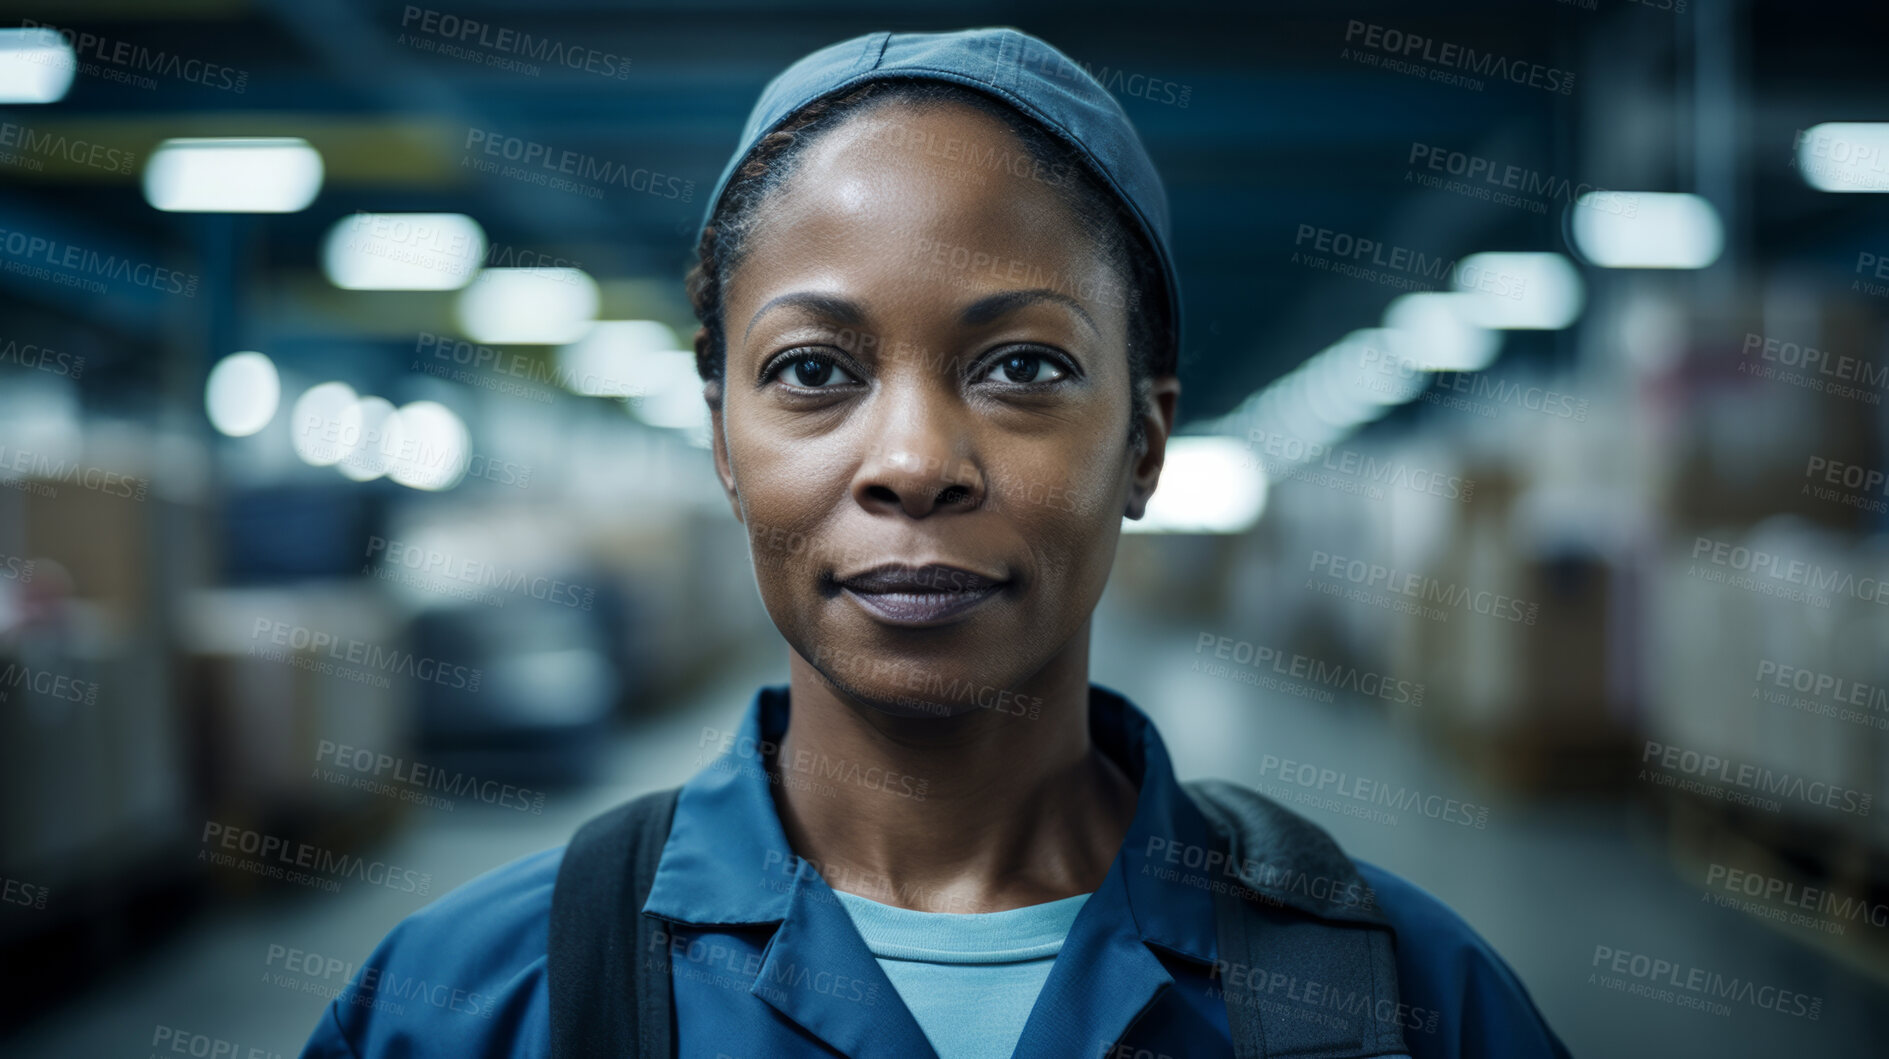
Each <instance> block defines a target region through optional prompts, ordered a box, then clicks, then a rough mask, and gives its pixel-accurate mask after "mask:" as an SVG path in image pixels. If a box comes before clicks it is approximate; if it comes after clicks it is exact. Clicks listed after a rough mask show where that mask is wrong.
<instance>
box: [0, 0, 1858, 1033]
mask: <svg viewBox="0 0 1889 1059" xmlns="http://www.w3.org/2000/svg"><path fill="white" fill-rule="evenodd" d="M0 14H3V15H4V16H5V17H4V19H0V25H3V26H4V27H6V28H5V31H4V33H0V486H4V487H5V488H0V879H3V880H4V894H3V895H0V896H4V900H0V953H3V955H0V960H3V961H4V966H5V967H6V968H7V975H6V977H7V988H6V989H5V990H4V991H0V1051H3V1052H5V1053H6V1054H7V1055H10V1056H11V1055H20V1056H68V1055H70V1056H80V1055H83V1056H103V1055H125V1056H131V1055H143V1054H147V1053H151V1052H156V1051H160V1050H165V1049H169V1048H171V1047H173V1046H176V1045H177V1044H178V1043H179V1042H182V1043H183V1045H184V1046H185V1047H186V1048H187V1049H188V1048H195V1047H197V1046H198V1045H199V1044H201V1045H203V1046H204V1047H210V1046H212V1045H213V1044H214V1043H216V1042H225V1043H229V1044H230V1045H231V1046H232V1047H235V1048H237V1049H238V1052H237V1054H251V1053H250V1052H248V1051H247V1049H255V1050H256V1051H255V1052H254V1053H253V1054H257V1055H266V1054H276V1055H292V1054H294V1053H295V1052H296V1051H297V1050H298V1049H299V1047H300V1044H301V1041H302V1040H303V1038H304V1037H305V1036H306V1035H307V1033H308V1031H309V1029H310V1028H311V1027H312V1026H313V1025H314V1024H315V1022H316V1020H317V1019H318V1018H319V1016H320V1012H321V1008H322V1006H323V1005H324V1004H325V1003H326V1001H327V998H328V997H330V996H332V995H333V994H334V992H335V991H336V990H338V989H339V988H340V987H341V986H342V985H343V984H345V982H346V980H347V978H348V975H349V974H350V973H351V970H352V967H353V965H354V964H356V963H358V962H359V961H360V960H361V959H362V958H363V957H365V955H366V954H367V952H368V951H369V949H371V947H372V946H373V944H374V942H375V941H377V940H378V939H379V938H380V937H381V936H382V935H383V934H384V933H385V932H386V931H387V930H388V929H389V928H390V927H392V926H393V925H394V924H395V923H396V922H398V921H399V919H400V918H401V917H402V916H404V915H406V914H408V913H410V912H412V911H413V910H415V909H416V908H418V907H420V906H421V905H423V904H424V903H425V902H426V901H427V900H429V899H430V898H431V897H433V896H437V895H438V894H440V893H443V892H445V891H446V890H448V889H450V888H452V887H453V886H456V885H458V884H459V883H461V882H463V881H465V880H466V879H468V878H471V877H472V876H474V875H476V874H478V873H479V872H481V871H484V870H486V869H488V868H491V867H493V866H496V865H497V864H499V863H502V862H504V861H506V860H509V859H511V858H512V857H514V856H518V855H522V854H524V853H528V852H533V851H536V850H539V849H543V848H546V847H549V846H553V845H556V844H559V843H561V842H562V841H564V839H565V838H566V837H567V836H568V835H569V833H570V831H571V830H572V828H573V827H574V826H575V825H576V824H577V823H578V822H580V821H581V820H582V819H584V818H585V817H586V816H587V815H589V814H590V813H592V812H595V811H598V810H600V809H602V808H604V807H606V806H608V805H610V804H614V803H615V802H617V801H620V800H622V799H623V798H626V797H629V796H631V795H633V794H636V793H639V792H641V791H644V790H648V789H653V788H655V787H658V786H663V785H669V784H674V783H678V782H681V781H682V780H683V779H685V778H686V777H687V776H689V775H690V774H692V773H693V772H694V771H695V770H696V769H697V768H699V767H701V765H702V764H703V763H704V762H705V761H706V760H707V757H706V755H707V754H710V753H712V750H713V746H712V744H713V743H714V742H715V741H716V740H715V737H713V736H712V735H707V734H705V733H712V732H714V731H715V730H716V729H717V728H718V726H726V725H727V724H729V723H730V722H731V721H732V720H733V719H734V718H735V717H736V716H737V715H738V714H739V713H740V711H741V709H742V708H743V707H744V706H745V704H746V701H747V697H748V696H749V694H751V692H752V690H753V687H754V686H755V685H756V684H757V683H760V682H763V681H767V682H772V681H778V680H782V679H784V678H785V660H784V657H783V647H782V646H781V644H780V641H779V638H778V636H777V635H776V634H775V633H774V631H773V629H772V626H771V624H770V623H769V622H768V620H767V617H766V614H765V613H764V612H763V610H762V609H761V607H760V605H759V600H758V597H757V595H756V592H755V589H754V587H753V578H752V573H751V567H750V564H749V559H748V554H747V542H746V540H745V539H744V536H743V532H742V529H741V527H740V526H739V525H737V524H736V523H735V522H734V521H733V520H732V519H731V518H730V516H729V513H728V510H727V506H726V503H725V502H724V500H723V499H722V496H721V494H720V491H719V489H718V488H717V486H716V484H715V482H714V479H713V475H712V471H711V467H710V461H709V457H708V453H707V450H706V449H705V448H704V447H703V444H704V442H703V433H702V432H703V415H702V409H701V405H700V397H699V386H698V384H697V383H696V381H695V378H694V375H693V370H692V365H691V362H690V358H689V355H688V354H686V353H684V352H683V351H684V350H686V349H688V348H689V345H688V344H689V340H690V336H691V335H692V334H693V320H692V318H691V316H690V313H689V311H688V306H687V303H686V301H685V299H684V297H683V293H682V286H681V276H682V274H683V272H684V270H685V269H686V267H687V266H688V265H689V263H690V261H691V257H692V250H693V247H692V242H693V239H692V237H693V235H694V231H695V226H696V225H697V223H699V220H700V213H701V209H702V206H703V204H704V203H703V199H704V198H705V197H706V195H707V194H708V192H709V191H710V190H711V189H712V188H713V186H714V183H715V180H716V177H717V176H718V175H719V172H720V169H721V166H722V164H723V163H724V161H725V160H726V155H727V152H729V151H730V150H731V149H732V147H733V145H734V143H735V140H736V136H737V133H738V132H739V128H740V125H741V122H742V121H743V120H744V118H745V116H746V114H747V111H748V108H749V107H750V105H751V104H752V102H753V100H754V98H755V97H756V95H757V94H758V93H759V91H760V89H761V87H762V85H763V84H765V82H766V81H767V80H768V79H769V78H770V77H771V76H772V75H773V74H774V73H776V72H777V71H778V70H780V69H781V68H782V67H783V66H785V65H786V64H787V63H789V62H791V61H792V60H793V59H795V58H797V57H799V56H800V55H802V54H804V53H806V52H807V51H810V50H812V49H814V48H816V47H819V46H821V45H824V44H827V43H830V42H833V41H836V40H840V39H843V38H846V37H849V36H852V35H855V34H858V33H862V32H866V31H869V30H874V29H946V28H957V27H961V26H969V25H981V24H1011V25H1016V26H1018V27H1019V28H1022V29H1025V30H1028V31H1030V32H1033V33H1036V34H1038V35H1040V36H1042V37H1044V38H1045V39H1046V40H1048V41H1050V42H1051V43H1053V44H1055V45H1057V46H1058V47H1060V48H1061V49H1062V50H1063V51H1064V52H1066V53H1067V54H1068V55H1069V56H1071V57H1072V58H1073V59H1074V60H1076V61H1077V62H1079V63H1081V64H1082V65H1083V66H1084V67H1085V68H1086V69H1088V70H1089V71H1090V72H1091V73H1093V74H1094V75H1095V76H1096V77H1097V78H1098V79H1100V80H1101V81H1102V82H1103V83H1104V84H1105V85H1106V86H1107V87H1108V88H1109V90H1110V91H1112V92H1114V93H1115V94H1116V95H1117V96H1118V97H1119V98H1120V100H1121V102H1122V105H1123V106H1124V107H1125V108H1126V109H1127V111H1128V113H1129V114H1130V116H1131V117H1132V118H1133V119H1134V120H1135V122H1136V123H1137V125H1138V127H1139V129H1140V131H1141V134H1142V136H1143V138H1144V140H1145V141H1146V142H1147V143H1148V145H1149V148H1150V150H1151V151H1152V153H1153V155H1154V157H1155V161H1156V163H1157V165H1158V166H1159V167H1160V169H1161V172H1162V174H1163V176H1164V178H1165V180H1166V182H1167V185H1168V190H1169V194H1170V197H1171V199H1172V202H1173V207H1174V216H1175V229H1176V232H1177V245H1178V253H1179V259H1180V260H1179V265H1180V271H1181V275H1182V279H1183V286H1184V293H1185V298H1186V307H1185V311H1186V315H1187V318H1188V321H1189V326H1190V328H1191V333H1190V334H1189V336H1188V342H1187V348H1186V349H1185V351H1184V353H1183V358H1182V381H1183V384H1184V387H1185V389H1184V392H1183V395H1182V410H1183V428H1182V433H1183V435H1184V437H1182V438H1180V439H1178V440H1177V443H1176V445H1175V446H1174V449H1173V450H1172V456H1171V459H1170V462H1169V465H1168V468H1167V471H1166V473H1165V474H1164V476H1163V480H1162V485H1161V489H1160V493H1159V495H1158V497H1157V503H1156V507H1155V510H1154V511H1153V512H1151V517H1150V518H1149V519H1148V520H1147V521H1146V522H1144V523H1139V524H1131V525H1130V526H1129V527H1128V528H1130V529H1132V530H1135V531H1136V532H1135V534H1134V535H1133V536H1130V537H1128V538H1126V539H1125V540H1124V542H1123V548H1122V550H1121V552H1120V556H1119V560H1118V569H1117V571H1116V573H1115V577H1114V580H1113V582H1112V584H1111V587H1110V590H1109V594H1108V596H1107V597H1106V598H1105V600H1104V604H1103V610H1102V612H1101V613H1100V614H1099V615H1098V628H1097V633H1096V636H1097V651H1096V658H1097V668H1096V672H1095V679H1096V680H1097V681H1098V682H1101V683H1104V684H1108V685H1110V686H1113V687H1115V688H1117V689H1119V690H1121V691H1123V692H1125V693H1126V694H1128V695H1129V696H1130V697H1131V698H1133V699H1134V700H1135V701H1137V702H1138V703H1140V704H1142V705H1143V706H1144V708H1146V709H1148V710H1149V712H1150V713H1151V714H1153V715H1154V717H1155V719H1156V720H1157V722H1158V723H1159V724H1160V725H1161V727H1162V731H1163V732H1164V734H1165V735H1166V738H1167V740H1168V742H1169V744H1170V746H1171V748H1172V750H1173V751H1174V753H1175V755H1176V759H1177V764H1178V766H1179V767H1180V770H1181V772H1182V773H1183V775H1186V776H1193V775H1209V774H1212V775H1222V776H1227V777H1229V778H1234V779H1238V780H1242V781H1245V782H1248V783H1251V784H1254V785H1257V786H1259V787H1260V788H1261V789H1262V790H1265V791H1267V792H1269V793H1272V794H1274V795H1275V796H1276V797H1280V798H1281V799H1283V800H1287V801H1288V802H1290V803H1291V804H1294V805H1295V806H1296V807H1298V808H1299V809H1300V810H1301V811H1302V812H1304V813H1306V814H1307V815H1308V816H1310V817H1312V818H1313V819H1315V820H1317V821H1318V822H1319V823H1321V824H1323V825H1325V826H1327V827H1328V828H1330V829H1331V830H1332V831H1333V832H1334V833H1335V834H1336V835H1338V837H1339V838H1340V839H1341V840H1342V841H1343V842H1344V843H1345V844H1346V846H1347V847H1348V848H1349V849H1351V850H1352V851H1353V852H1354V853H1355V854H1357V855H1359V856H1361V857H1363V858H1365V859H1367V860H1372V861H1375V862H1378V863H1381V864H1384V865H1386V866H1388V867H1390V868H1392V869H1394V870H1397V871H1399V872H1402V873H1404V874H1405V875H1407V876H1409V877H1410V878H1412V879H1413V880H1415V881H1417V882H1418V883H1420V884H1421V885H1423V886H1425V887H1427V888H1429V889H1430V890H1432V891H1434V892H1435V893H1437V894H1439V895H1440V896H1442V897H1443V898H1444V899H1445V900H1447V901H1448V902H1449V903H1450V904H1451V905H1452V906H1454V907H1455V908H1457V909H1459V910H1461V912H1462V913H1463V914H1464V915H1465V917H1466V918H1468V919H1469V920H1470V922H1471V923H1472V924H1473V925H1475V926H1476V927H1477V928H1478V929H1479V930H1480V931H1482V933H1483V934H1484V935H1485V936H1486V937H1488V938H1489V939H1490V941H1491V942H1492V943H1493V944H1494V945H1495V946H1496V948H1497V949H1499V950H1500V951H1501V952H1503V953H1504V954H1505V955H1506V956H1507V957H1508V959H1509V960H1510V961H1511V962H1512V963H1513V965H1514V966H1515V967H1516V969H1517V971H1518V973H1519V974H1520V975H1521V976H1522V978H1523V980H1524V981H1525V982H1526V983H1527V985H1528V986H1529V988H1530V990H1531V991H1532V993H1533V994H1534V996H1535V997H1536V999H1537V1001H1538V1002H1539V1004H1540V1006H1541V1007H1542V1009H1543V1011H1544V1013H1545V1014H1546V1015H1547V1017H1548V1018H1549V1020H1550V1022H1551V1023H1552V1024H1553V1025H1554V1026H1555V1027H1556V1028H1557V1030H1558V1031H1559V1032H1560V1033H1561V1034H1562V1035H1563V1037H1564V1038H1565V1039H1566V1040H1567V1042H1568V1043H1569V1045H1570V1046H1571V1047H1572V1048H1573V1049H1574V1051H1575V1053H1576V1054H1577V1055H1596V1056H1599V1055H1609V1056H1628V1055H1634V1056H1638V1055H1719V1056H1730V1055H1769V1054H1778V1053H1780V1052H1782V1051H1783V1050H1784V1049H1786V1048H1792V1049H1795V1050H1797V1051H1799V1052H1800V1053H1802V1054H1815V1055H1827V1056H1838V1055H1844V1056H1848V1055H1858V1056H1860V1055H1880V1054H1882V1053H1883V1048H1884V1046H1883V1045H1882V1044H1881V1043H1880V1042H1881V1040H1882V1037H1883V1030H1882V1027H1881V1026H1880V1024H1879V1019H1878V1018H1877V1017H1875V1016H1878V1015H1879V1013H1880V1012H1882V1011H1885V1010H1889V825H1885V824H1883V820H1884V819H1885V816H1889V808H1886V807H1885V806H1884V805H1883V804H1882V796H1883V795H1885V794H1889V767H1886V766H1889V620H1886V619H1889V610H1886V609H1885V608H1886V607H1889V587H1885V586H1884V583H1883V581H1882V579H1884V578H1889V532H1886V527H1889V519H1885V515H1886V514H1889V488H1886V486H1885V472H1889V447H1886V446H1885V433H1884V426H1885V417H1884V411H1883V400H1884V396H1885V394H1889V330H1886V329H1885V318H1886V317H1889V197H1885V195H1883V194H1881V193H1883V192H1889V78H1885V77H1884V76H1883V63H1882V59H1881V56H1880V42H1881V41H1883V40H1885V39H1889V9H1885V8H1883V7H1882V6H1881V5H1879V4H1862V3H1856V4H1831V5H1803V4H1784V3H1769V2H1767V3H1757V2H1749V0H1744V2H1740V0H1650V2H1627V0H1585V2H1582V0H1575V2H1556V0H1506V2H1501V3H1497V2H1490V0H1470V2H1456V3H1430V4H1421V5H1413V4H1392V3H1384V2H1378V0H1357V2H1354V3H1351V4H1347V5H1331V4H1324V3H1311V2H1268V3H1256V4H1239V5H1231V4H1229V5H1225V6H1223V7H1191V6H1184V5H1170V4H1160V5H1156V4H1116V3H1102V4H1097V3H1082V4H1074V3H1050V2H1025V3H1020V4H1002V5H998V4H977V3H955V4H949V5H947V4H931V3H907V4H900V5H896V6H895V7H894V6H887V7H885V8H880V7H878V6H875V5H871V4H864V3H857V4H853V3H829V4H801V5H786V4H776V3H767V2H761V0H753V2H746V3H741V2H737V3H720V2H715V0H707V2H698V3H688V4H682V3H675V4H645V3H636V4H628V5H620V4H616V3H609V2H605V0H534V2H527V0H423V2H420V3H415V4H405V3H382V2H378V0H321V2H311V0H144V2H134V0H48V2H46V3H31V2H20V0H8V2H5V3H0ZM1333 777H1337V778H1335V779H1334V778H1333ZM251 835H255V836H266V837H268V838H270V839H277V840H281V841H285V842H307V843H310V844H312V845H314V846H316V847H318V848H320V849H322V850H325V851H331V852H332V853H333V854H334V855H335V856H336V857H339V858H342V859H343V860H344V861H345V859H346V858H354V859H355V860H356V861H358V862H360V863H361V864H364V865H367V866H368V868H367V869H365V870H362V871H358V872H354V873H349V872H348V871H346V870H345V869H344V870H341V871H339V872H330V873H326V874H324V873H322V872H315V873H313V874H309V875H306V876H304V877H302V878H266V877H259V876H257V875H254V874H250V873H247V872H245V871H242V870H240V869H238V868H235V867H232V866H230V865H229V863H228V861H229V858H227V857H224V858H221V859H219V856H218V855H219V854H221V853H223V852H225V850H226V848H235V847H229V846H228V844H227V843H225V842H224V841H223V839H224V838H225V837H227V836H251ZM238 846H240V840H239V842H238ZM373 866H379V867H378V870H376V869H375V868H374V867H373ZM422 880H423V881H422ZM1661 964H1663V965H1665V966H1666V967H1667V968H1669V969H1670V968H1676V969H1677V970H1676V972H1670V973H1659V972H1654V971H1652V970H1650V969H1649V968H1653V967H1656V966H1660V965H1661ZM1695 970H1697V971H1702V972H1703V973H1704V974H1705V975H1707V976H1718V978H1717V979H1715V980H1725V979H1738V980H1741V981H1744V982H1749V983H1755V984H1756V985H1758V986H1761V987H1765V989H1762V990H1759V991H1757V992H1749V991H1747V992H1743V993H1734V994H1733V995H1731V996H1716V997H1714V996H1708V995H1706V994H1704V993H1701V992H1698V991H1697V990H1696V989H1688V987H1687V986H1686V985H1685V984H1684V983H1685V982H1686V981H1688V976H1689V975H1691V973H1692V972H1693V971H1695ZM1780 995H1789V996H1792V997H1796V998H1798V999H1796V1000H1793V1001H1791V1002H1788V1003H1782V1002H1775V998H1777V997H1778V996H1780ZM1756 997H1770V998H1773V999H1772V1000H1771V1001H1765V1000H1759V999H1754V998H1756ZM197 1054H203V1053H197Z"/></svg>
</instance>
